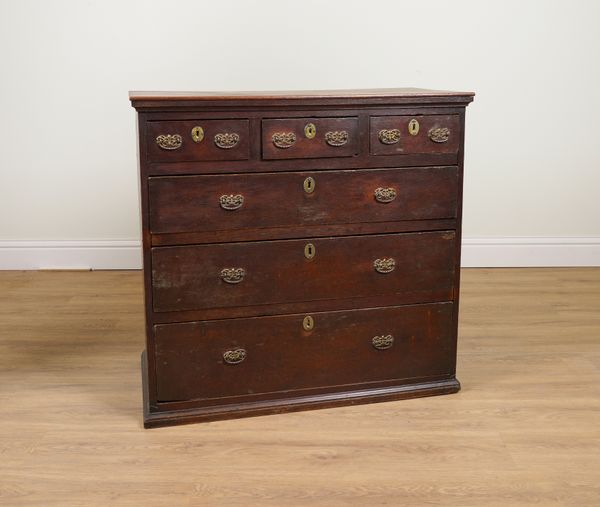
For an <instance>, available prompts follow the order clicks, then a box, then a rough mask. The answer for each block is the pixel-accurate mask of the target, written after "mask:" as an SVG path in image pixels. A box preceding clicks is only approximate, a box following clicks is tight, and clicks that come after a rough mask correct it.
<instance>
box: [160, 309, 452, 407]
mask: <svg viewBox="0 0 600 507" xmlns="http://www.w3.org/2000/svg"><path fill="white" fill-rule="evenodd" d="M452 312H453V304H452V303H435V304H423V305H414V306H398V307H388V308H376V309H361V310H352V311H338V312H324V313H315V314H312V315H309V316H307V315H283V316H275V317H256V318H250V319H229V320H219V321H203V322H189V323H178V324H163V325H157V326H154V336H155V343H156V368H157V387H158V400H159V401H163V402H168V401H178V400H189V399H214V398H223V397H229V398H233V397H236V396H237V397H239V396H248V395H253V396H254V395H257V394H260V393H269V392H277V391H294V390H302V389H310V388H315V387H320V388H326V387H331V386H340V385H352V384H368V383H373V382H378V381H388V380H395V379H410V378H423V377H433V376H441V375H451V374H453V373H454V366H455V363H454V349H453V347H454V340H453V331H452V329H453V328H452V325H451V324H452ZM308 317H310V318H311V319H312V327H310V328H309V329H308V330H307V329H306V327H307V326H306V320H307V318H308Z"/></svg>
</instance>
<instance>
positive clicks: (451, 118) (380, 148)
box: [369, 114, 461, 155]
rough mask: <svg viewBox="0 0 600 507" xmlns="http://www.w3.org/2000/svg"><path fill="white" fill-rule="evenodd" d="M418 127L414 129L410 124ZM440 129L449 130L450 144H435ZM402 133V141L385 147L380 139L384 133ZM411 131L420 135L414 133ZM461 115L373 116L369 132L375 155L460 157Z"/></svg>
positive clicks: (372, 153) (400, 137)
mask: <svg viewBox="0 0 600 507" xmlns="http://www.w3.org/2000/svg"><path fill="white" fill-rule="evenodd" d="M411 121H412V122H414V125H415V128H414V130H411V128H410V126H409V125H410V123H411ZM436 129H448V130H449V131H450V135H449V137H448V140H447V141H443V142H436V141H432V140H431V138H430V136H431V137H433V138H434V139H436V137H434V134H435V130H436ZM395 130H397V131H399V133H400V135H399V141H398V142H395V143H393V144H385V143H384V142H382V141H381V139H380V138H379V136H380V135H381V133H382V132H386V131H387V132H390V131H395ZM411 132H413V133H414V132H416V133H414V135H413V133H411ZM460 132H461V129H460V126H459V116H458V115H457V114H454V115H444V116H442V115H407V116H372V117H371V125H370V129H369V140H370V143H371V155H402V154H417V153H429V154H442V153H448V154H456V153H458V146H459V142H460Z"/></svg>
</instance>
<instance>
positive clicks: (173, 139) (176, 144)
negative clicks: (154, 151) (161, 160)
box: [156, 134, 183, 150]
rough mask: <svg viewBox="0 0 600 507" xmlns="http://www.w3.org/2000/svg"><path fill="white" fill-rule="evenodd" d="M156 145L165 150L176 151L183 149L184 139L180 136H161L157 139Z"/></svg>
mask: <svg viewBox="0 0 600 507" xmlns="http://www.w3.org/2000/svg"><path fill="white" fill-rule="evenodd" d="M156 144H158V145H159V146H160V147H161V148H162V149H163V150H176V149H177V148H181V145H182V144H183V138H182V137H181V136H180V135H179V134H161V135H160V136H158V137H157V138H156Z"/></svg>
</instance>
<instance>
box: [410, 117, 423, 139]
mask: <svg viewBox="0 0 600 507" xmlns="http://www.w3.org/2000/svg"><path fill="white" fill-rule="evenodd" d="M419 128H420V125H419V121H418V120H415V119H414V118H413V119H412V120H410V121H409V122H408V133H409V134H410V135H411V136H416V135H417V134H418V133H419Z"/></svg>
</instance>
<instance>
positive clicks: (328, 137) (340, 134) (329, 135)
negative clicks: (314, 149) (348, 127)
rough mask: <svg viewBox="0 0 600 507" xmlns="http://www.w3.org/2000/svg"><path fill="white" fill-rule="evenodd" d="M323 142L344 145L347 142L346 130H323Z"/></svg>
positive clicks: (331, 144) (330, 144)
mask: <svg viewBox="0 0 600 507" xmlns="http://www.w3.org/2000/svg"><path fill="white" fill-rule="evenodd" d="M325 142H327V144H328V145H329V146H344V144H346V143H347V142H348V132H347V131H345V130H335V131H333V132H325Z"/></svg>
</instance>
